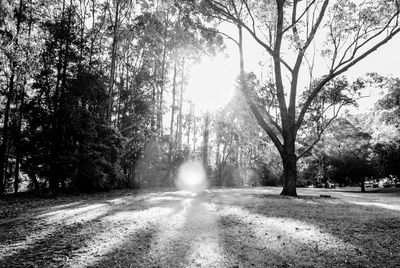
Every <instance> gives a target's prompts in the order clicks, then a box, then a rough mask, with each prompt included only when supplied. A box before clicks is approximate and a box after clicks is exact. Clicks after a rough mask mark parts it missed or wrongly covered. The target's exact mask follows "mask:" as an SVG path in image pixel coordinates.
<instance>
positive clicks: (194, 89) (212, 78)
mask: <svg viewBox="0 0 400 268" xmlns="http://www.w3.org/2000/svg"><path fill="white" fill-rule="evenodd" d="M237 74H238V71H237V70H236V69H235V65H234V64H232V62H231V61H230V60H229V59H228V58H226V57H223V56H218V57H216V58H214V59H210V58H209V57H207V58H206V57H205V58H203V59H202V60H201V63H200V64H199V65H197V66H195V67H193V69H192V71H191V76H190V80H189V84H188V89H187V92H186V98H187V99H188V100H190V101H191V102H192V103H193V104H195V107H196V109H197V110H200V111H201V112H213V111H216V110H218V109H219V108H221V107H223V106H224V105H225V104H226V103H227V102H228V101H229V100H230V98H231V97H232V94H233V89H234V87H235V83H236V82H235V81H236V76H237Z"/></svg>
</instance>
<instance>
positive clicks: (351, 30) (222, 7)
mask: <svg viewBox="0 0 400 268" xmlns="http://www.w3.org/2000/svg"><path fill="white" fill-rule="evenodd" d="M331 2H332V3H330V1H329V0H306V1H299V0H291V1H289V0H276V1H272V0H270V1H250V0H204V1H203V3H204V4H205V8H206V9H207V10H209V12H210V16H212V17H214V18H217V19H222V20H224V21H228V22H230V23H232V24H233V25H235V26H236V27H237V29H238V32H239V40H238V41H236V39H234V38H232V37H230V38H231V39H234V40H235V42H236V43H237V44H238V45H239V53H240V57H241V62H240V67H241V77H242V79H241V80H242V90H243V92H244V93H245V95H246V96H247V98H248V102H249V105H250V108H251V110H252V112H253V114H254V115H255V117H256V119H257V121H258V124H259V125H260V126H261V127H262V129H263V130H264V131H265V132H266V133H267V134H268V136H269V137H270V138H271V140H272V142H273V143H274V145H275V146H276V148H277V149H278V151H279V153H280V156H281V159H282V164H283V169H284V179H283V190H282V194H284V195H296V179H297V160H298V154H299V152H298V150H297V146H296V141H297V137H298V133H299V130H300V129H301V128H302V126H303V123H304V120H305V117H306V114H307V113H308V111H309V109H310V105H311V104H312V102H313V100H314V99H315V98H316V97H317V96H318V94H320V93H321V92H322V91H324V89H325V88H326V87H325V85H326V84H327V83H328V82H330V81H331V80H332V79H334V78H335V77H338V76H339V75H341V74H343V73H344V72H346V71H347V70H349V69H350V68H352V67H353V66H354V65H355V64H357V63H359V62H360V61H362V60H363V59H364V58H366V57H367V56H369V55H370V54H371V53H373V52H374V51H375V50H377V49H378V48H379V47H381V46H382V45H384V44H385V43H387V42H388V41H389V40H390V39H392V38H393V37H394V36H395V35H396V34H398V33H399V32H400V25H399V19H400V17H399V13H400V5H399V2H398V1H395V0H391V1H383V0H379V1H362V2H360V1H354V2H353V1H350V0H337V1H331ZM243 31H246V32H247V34H248V35H249V36H250V37H251V38H252V39H253V40H254V41H255V42H256V43H258V44H259V45H260V46H261V47H262V48H263V49H264V50H265V52H266V53H267V55H269V59H270V60H271V62H272V64H273V72H272V76H273V82H274V87H273V89H272V92H273V94H274V95H275V96H276V100H277V104H278V112H279V113H278V115H277V116H274V115H272V114H270V113H268V109H265V107H262V106H260V105H258V104H257V102H256V101H255V100H254V99H253V96H252V95H253V94H252V92H249V90H248V88H247V86H246V83H245V80H244V55H243V42H244V41H245V40H243ZM318 61H319V62H321V61H324V62H325V63H326V64H325V65H322V67H321V66H320V67H319V68H318V70H316V66H315V64H316V63H318ZM325 66H326V68H325ZM304 69H307V71H306V72H304ZM321 70H324V71H325V73H324V74H322V75H316V73H317V71H319V72H320V71H321ZM305 74H310V80H311V81H313V80H314V78H315V77H316V76H321V77H322V79H319V81H318V82H316V83H313V82H310V83H309V85H308V86H307V90H308V94H307V96H306V98H305V101H300V99H299V92H300V91H301V89H302V88H301V81H300V78H301V77H302V76H304V75H305ZM286 78H287V80H288V81H287V80H286ZM313 145H314V142H311V143H310V144H309V146H310V147H312V146H313ZM306 150H307V149H306ZM300 154H301V152H300Z"/></svg>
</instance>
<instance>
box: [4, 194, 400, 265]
mask: <svg viewBox="0 0 400 268" xmlns="http://www.w3.org/2000/svg"><path fill="white" fill-rule="evenodd" d="M279 192H280V188H274V187H265V188H264V187H263V188H243V189H211V190H207V191H206V192H204V193H202V194H199V195H194V194H190V193H185V192H176V191H173V190H168V191H166V190H164V191H161V190H160V189H157V191H155V190H146V191H135V192H133V191H113V192H110V193H103V194H94V195H79V196H62V197H59V198H56V199H41V198H32V197H24V198H19V199H15V198H9V199H7V200H3V201H0V215H2V218H1V219H0V267H400V250H399V249H400V189H394V188H393V189H379V190H374V191H370V192H367V193H360V192H359V188H346V189H332V190H328V189H309V188H304V189H298V193H299V197H283V196H279ZM320 195H330V196H331V198H322V197H320Z"/></svg>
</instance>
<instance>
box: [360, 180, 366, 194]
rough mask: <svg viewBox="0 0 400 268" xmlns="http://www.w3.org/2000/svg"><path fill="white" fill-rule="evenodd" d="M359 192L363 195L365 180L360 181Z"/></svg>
mask: <svg viewBox="0 0 400 268" xmlns="http://www.w3.org/2000/svg"><path fill="white" fill-rule="evenodd" d="M361 192H362V193H365V178H363V179H362V180H361Z"/></svg>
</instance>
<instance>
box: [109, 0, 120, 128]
mask: <svg viewBox="0 0 400 268" xmlns="http://www.w3.org/2000/svg"><path fill="white" fill-rule="evenodd" d="M119 3H120V1H116V7H115V18H114V25H113V41H112V45H111V66H110V81H109V89H108V110H107V120H108V123H109V124H110V125H111V119H112V108H113V93H114V80H115V65H116V52H117V42H118V40H117V39H118V34H117V27H118V22H119Z"/></svg>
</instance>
